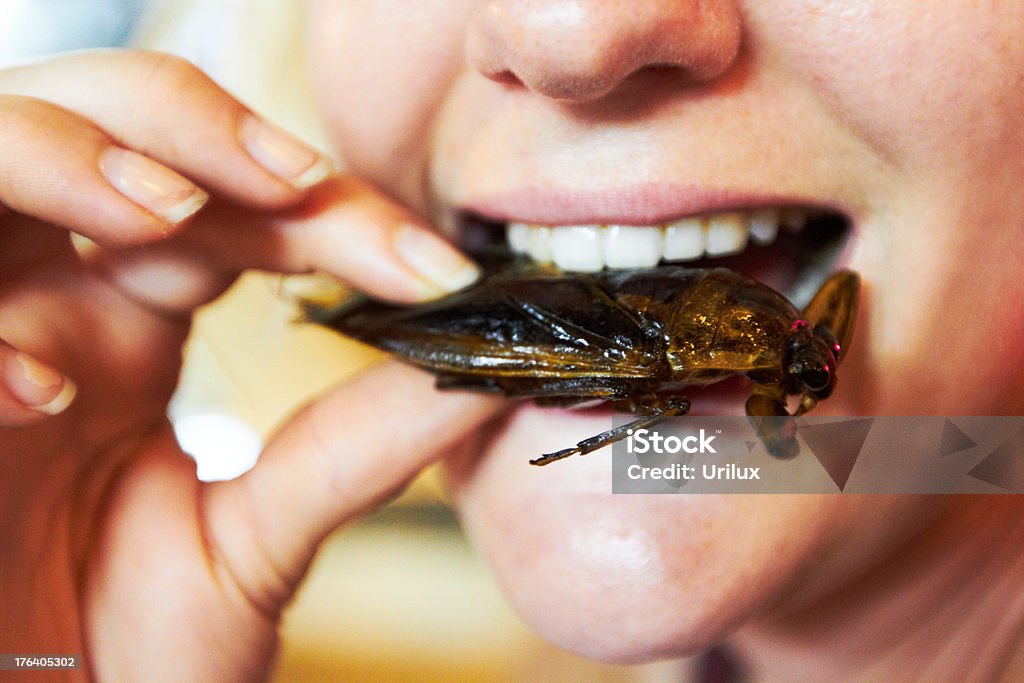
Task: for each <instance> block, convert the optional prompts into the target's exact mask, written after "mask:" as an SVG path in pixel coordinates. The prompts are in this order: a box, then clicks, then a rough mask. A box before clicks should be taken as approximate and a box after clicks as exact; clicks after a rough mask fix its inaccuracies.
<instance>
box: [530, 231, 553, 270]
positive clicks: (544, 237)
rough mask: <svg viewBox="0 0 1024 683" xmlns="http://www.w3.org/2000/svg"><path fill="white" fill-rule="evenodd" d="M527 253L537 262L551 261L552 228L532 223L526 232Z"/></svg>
mask: <svg viewBox="0 0 1024 683" xmlns="http://www.w3.org/2000/svg"><path fill="white" fill-rule="evenodd" d="M526 253H527V254H528V255H529V256H530V258H532V259H533V260H534V261H536V262H537V263H551V228H549V227H546V226H542V225H531V226H530V229H529V230H528V231H527V233H526Z"/></svg>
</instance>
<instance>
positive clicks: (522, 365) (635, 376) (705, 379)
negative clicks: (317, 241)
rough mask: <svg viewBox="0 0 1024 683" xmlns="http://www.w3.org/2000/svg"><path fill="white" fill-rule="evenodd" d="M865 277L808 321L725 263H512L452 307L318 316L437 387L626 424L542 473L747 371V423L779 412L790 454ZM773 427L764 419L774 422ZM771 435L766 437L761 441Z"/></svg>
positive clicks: (826, 296)
mask: <svg viewBox="0 0 1024 683" xmlns="http://www.w3.org/2000/svg"><path fill="white" fill-rule="evenodd" d="M859 289H860V278H859V276H858V275H857V274H856V273H853V272H851V271H840V272H838V273H836V274H834V275H832V276H831V277H830V278H829V279H828V280H827V281H826V282H825V283H824V284H823V285H822V287H821V288H820V289H819V290H818V292H817V294H815V296H814V297H813V299H812V300H811V302H810V304H808V306H807V307H806V308H805V309H804V311H803V312H800V311H798V310H797V309H796V308H795V307H794V306H793V304H791V303H790V302H789V301H788V300H787V299H786V298H785V297H784V296H782V295H781V294H779V293H778V292H776V291H775V290H773V289H771V288H770V287H768V286H766V285H763V284H761V283H759V282H757V281H755V280H753V279H751V278H748V277H746V276H745V275H742V274H740V273H737V272H735V271H732V270H727V269H724V268H716V269H695V268H684V267H679V266H661V267H658V268H653V269H649V270H622V271H604V272H600V273H572V274H569V273H562V272H558V271H551V270H545V269H544V268H542V267H536V266H532V267H531V266H512V267H509V268H506V269H504V270H501V271H499V272H496V273H492V274H490V275H487V276H486V277H484V278H483V279H482V280H481V281H480V282H478V283H477V284H476V285H474V286H472V287H470V288H469V289H466V290H463V291H460V292H457V293H455V294H452V295H451V296H448V297H446V298H444V299H441V300H438V301H434V302H429V303H424V304H420V305H415V306H408V307H400V306H394V305H390V304H385V303H380V302H376V301H372V300H369V299H358V300H356V301H354V302H349V303H346V304H343V305H342V306H341V307H338V308H335V309H329V308H315V307H312V308H310V310H309V311H308V313H309V317H310V318H311V319H312V320H314V321H316V322H319V323H321V324H324V325H327V326H329V327H331V328H333V329H335V330H338V331H340V332H342V333H344V334H345V335H348V336H351V337H354V338H356V339H359V340H361V341H363V342H366V343H369V344H371V345H373V346H375V347H377V348H380V349H383V350H384V351H388V352H390V353H392V354H395V355H396V356H398V357H400V358H402V359H404V360H405V361H407V362H409V363H412V364H415V365H418V366H420V367H423V368H426V369H427V370H430V371H431V372H433V373H435V374H437V375H438V380H437V384H438V387H440V388H451V389H455V388H458V389H471V390H478V391H491V392H500V393H504V394H505V395H506V396H510V397H530V398H533V399H535V400H536V401H537V402H538V403H540V404H544V405H563V406H564V405H573V404H581V403H587V402H590V401H594V400H601V401H609V402H611V403H612V405H613V406H614V407H615V408H616V409H618V410H622V411H628V412H631V413H634V414H636V415H637V419H636V420H634V421H633V422H630V423H629V424H626V425H623V426H620V427H616V428H614V429H611V430H608V431H606V432H602V433H601V434H598V435H596V436H593V437H591V438H588V439H585V440H583V441H580V442H579V443H577V444H576V445H575V446H573V447H571V448H566V449H563V450H560V451H557V452H554V453H548V454H545V455H543V456H541V457H539V458H537V459H535V460H531V461H530V462H531V463H532V464H534V465H547V464H549V463H551V462H554V461H556V460H560V459H562V458H566V457H569V456H571V455H574V454H577V453H578V454H586V453H589V452H591V451H594V450H596V449H598V448H601V447H603V446H606V445H608V444H610V443H612V442H614V441H618V440H620V439H623V438H625V436H626V435H627V432H628V430H630V429H639V428H644V427H649V426H652V425H654V424H656V423H658V422H660V421H661V420H663V419H665V418H667V417H671V416H675V415H683V414H685V413H686V412H687V411H688V410H689V408H690V402H689V400H688V399H686V398H685V397H683V396H682V395H681V391H682V390H683V389H684V388H685V387H689V386H701V385H707V384H712V383H714V382H718V381H720V380H723V379H725V378H727V377H731V376H735V375H741V376H744V377H746V378H747V379H748V380H750V382H751V386H752V393H751V396H750V398H749V399H748V400H747V402H746V412H747V414H748V415H749V416H751V418H752V419H753V418H763V417H784V418H786V420H785V421H784V423H783V425H782V426H780V427H777V428H775V431H774V432H773V433H771V434H768V435H767V436H768V438H767V439H765V443H766V445H768V449H769V451H770V452H772V453H773V454H774V455H777V456H780V457H785V456H787V455H791V454H792V447H793V446H795V440H794V439H793V438H792V437H791V435H787V434H786V433H785V429H786V427H785V423H787V422H788V423H789V424H790V425H792V420H791V419H788V418H789V415H790V413H789V411H788V409H787V397H788V396H799V397H800V401H799V406H798V407H797V408H796V410H795V411H794V413H793V414H794V415H801V414H803V413H805V412H807V411H808V410H811V409H812V408H813V407H814V406H815V404H816V403H817V402H818V401H820V400H822V399H826V398H828V397H829V395H831V393H832V391H833V389H834V388H835V382H836V365H837V363H838V362H839V360H840V359H841V358H842V357H844V356H845V354H846V351H847V348H848V346H849V343H850V338H851V337H852V335H853V326H854V321H855V319H856V316H857V299H858V293H859ZM766 422H767V421H766ZM764 437H765V433H762V438H764Z"/></svg>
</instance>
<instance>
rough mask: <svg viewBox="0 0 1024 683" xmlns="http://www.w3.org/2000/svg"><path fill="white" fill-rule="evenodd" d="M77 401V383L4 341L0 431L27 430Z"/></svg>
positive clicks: (0, 347) (0, 372) (0, 355)
mask: <svg viewBox="0 0 1024 683" xmlns="http://www.w3.org/2000/svg"><path fill="white" fill-rule="evenodd" d="M74 397H75V384H74V382H72V381H71V380H70V379H68V378H66V377H64V376H63V375H61V374H60V373H59V372H58V371H56V370H54V369H53V368H51V367H50V366H48V365H46V364H44V363H41V362H40V361H38V360H36V359H35V358H33V357H32V356H30V355H29V354H27V353H24V352H22V351H18V350H17V349H14V348H13V347H11V346H10V345H9V344H7V343H6V342H3V341H0V427H20V426H25V425H29V424H34V423H36V422H39V421H41V420H44V419H46V418H47V417H49V416H52V415H57V414H59V413H61V412H63V411H64V409H65V408H67V407H68V406H69V405H70V404H71V401H72V400H73V399H74Z"/></svg>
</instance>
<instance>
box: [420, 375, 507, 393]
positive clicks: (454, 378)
mask: <svg viewBox="0 0 1024 683" xmlns="http://www.w3.org/2000/svg"><path fill="white" fill-rule="evenodd" d="M435 386H436V387H437V388H438V389H469V390H472V391H486V392H489V393H490V392H493V393H501V391H502V388H501V386H500V385H499V384H498V382H497V381H496V380H495V379H493V378H491V377H474V376H472V375H455V374H450V375H438V376H437V382H436V383H435Z"/></svg>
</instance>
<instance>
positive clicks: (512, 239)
mask: <svg viewBox="0 0 1024 683" xmlns="http://www.w3.org/2000/svg"><path fill="white" fill-rule="evenodd" d="M806 223H807V212H806V211H805V210H802V209H797V208H785V209H781V210H780V209H761V210H758V211H751V212H744V213H741V212H728V213H716V214H708V215H705V216H694V217H690V218H683V219H681V220H678V221H675V222H673V223H669V224H668V225H662V226H635V225H608V226H605V225H560V226H550V225H531V224H527V223H509V224H508V226H507V228H506V239H507V240H508V245H509V248H510V249H511V250H512V251H513V252H515V253H517V254H526V255H528V256H529V257H530V258H531V259H533V260H534V261H536V262H538V263H545V264H548V263H554V264H555V265H556V266H558V267H559V268H560V269H562V270H569V271H581V272H594V271H598V270H601V269H602V268H605V267H607V268H648V267H652V266H655V265H657V264H658V262H659V261H661V260H665V261H695V260H697V259H699V258H703V257H705V256H710V257H715V256H726V255H730V254H737V253H739V252H741V251H743V250H744V249H746V247H747V243H748V241H752V242H754V243H755V244H758V245H766V244H771V243H772V242H774V241H775V238H776V236H777V235H778V232H779V228H780V226H781V227H785V228H786V229H787V230H789V231H798V230H800V229H802V228H803V227H804V225H805V224H806Z"/></svg>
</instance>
